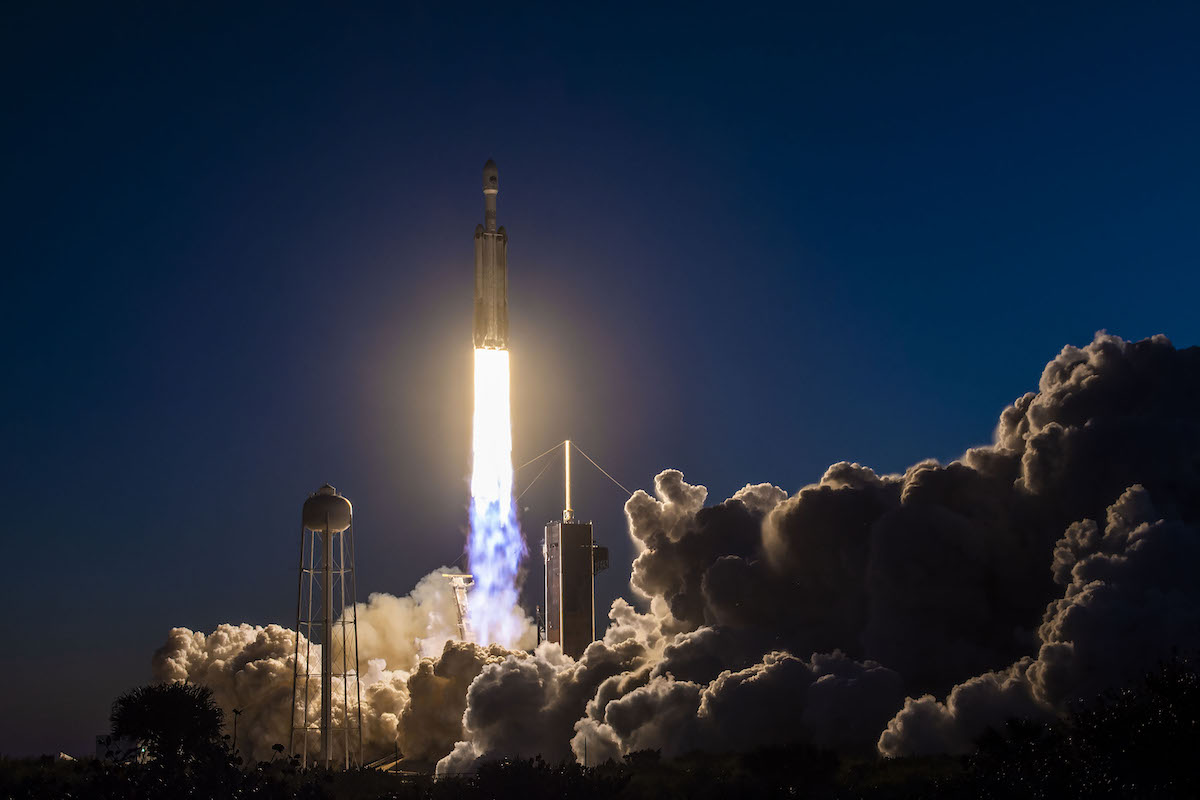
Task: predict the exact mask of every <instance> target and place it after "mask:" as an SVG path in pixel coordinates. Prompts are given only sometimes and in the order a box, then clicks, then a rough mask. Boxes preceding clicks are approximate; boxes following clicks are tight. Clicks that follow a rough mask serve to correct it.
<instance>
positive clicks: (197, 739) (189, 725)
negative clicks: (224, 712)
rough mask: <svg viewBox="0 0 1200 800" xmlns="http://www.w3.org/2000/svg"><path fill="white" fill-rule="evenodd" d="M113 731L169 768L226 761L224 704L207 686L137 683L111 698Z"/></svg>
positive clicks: (116, 735)
mask: <svg viewBox="0 0 1200 800" xmlns="http://www.w3.org/2000/svg"><path fill="white" fill-rule="evenodd" d="M109 719H110V721H111V722H112V735H113V736H114V737H125V738H128V739H131V740H134V741H137V742H140V743H141V744H142V745H143V746H144V747H145V748H146V753H147V755H148V756H149V757H150V759H151V760H153V761H155V762H157V763H159V764H160V765H163V766H164V767H167V768H169V769H176V768H179V767H185V766H191V765H200V764H212V763H222V764H224V763H226V762H227V761H228V760H229V752H228V747H227V746H226V742H225V739H224V738H223V736H222V732H221V729H222V727H223V724H224V723H223V720H222V716H221V709H220V707H219V706H218V705H217V704H216V701H214V700H213V695H212V690H211V689H209V688H208V687H207V686H197V685H196V684H191V683H156V684H151V685H149V686H139V687H137V688H136V689H132V690H130V691H128V692H126V693H125V694H123V695H121V696H120V697H118V698H117V700H116V702H114V703H113V707H112V716H111V717H110V718H109Z"/></svg>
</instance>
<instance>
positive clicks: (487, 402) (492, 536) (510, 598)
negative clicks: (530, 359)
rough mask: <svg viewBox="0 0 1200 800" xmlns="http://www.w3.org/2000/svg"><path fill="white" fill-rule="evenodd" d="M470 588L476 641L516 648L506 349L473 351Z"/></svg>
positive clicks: (516, 563)
mask: <svg viewBox="0 0 1200 800" xmlns="http://www.w3.org/2000/svg"><path fill="white" fill-rule="evenodd" d="M467 552H468V556H469V558H470V561H471V573H472V574H473V575H474V576H475V588H474V590H473V591H472V592H471V602H470V604H469V605H468V607H467V616H468V619H469V621H470V623H471V631H472V634H473V638H474V639H475V641H476V642H480V643H482V644H490V643H493V642H494V643H497V644H501V645H504V646H505V647H512V646H513V645H515V644H516V642H517V639H518V637H519V636H520V633H521V622H520V620H521V615H520V614H519V613H514V612H515V611H516V610H517V569H518V568H519V567H520V564H521V558H522V557H523V556H524V555H525V552H526V550H525V540H524V539H523V538H522V537H521V529H520V527H519V526H518V525H517V507H516V502H515V501H514V500H513V466H512V421H511V420H510V418H509V400H508V351H507V350H484V349H477V350H476V351H475V420H474V431H473V440H472V464H471V536H470V539H469V540H468V542H467Z"/></svg>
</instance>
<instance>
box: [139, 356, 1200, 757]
mask: <svg viewBox="0 0 1200 800" xmlns="http://www.w3.org/2000/svg"><path fill="white" fill-rule="evenodd" d="M1197 397H1200V349H1197V348H1191V349H1187V350H1177V349H1176V348H1174V347H1173V346H1172V345H1171V343H1170V342H1169V341H1167V339H1166V338H1165V337H1161V336H1157V337H1154V338H1151V339H1147V340H1145V341H1141V342H1125V341H1122V340H1121V339H1119V338H1117V337H1114V336H1109V335H1106V334H1098V335H1097V336H1096V338H1095V340H1094V341H1093V342H1092V343H1091V344H1089V345H1088V346H1086V347H1084V348H1075V347H1067V348H1064V349H1063V351H1062V352H1061V353H1060V354H1059V355H1058V356H1057V357H1056V358H1055V359H1054V360H1053V361H1051V362H1050V363H1049V364H1048V365H1047V367H1046V369H1045V371H1044V372H1043V374H1042V377H1041V380H1040V382H1039V385H1038V391H1037V392H1033V393H1029V394H1026V395H1024V396H1023V397H1021V398H1019V399H1018V400H1016V401H1015V402H1014V403H1013V405H1012V406H1010V407H1009V408H1007V409H1005V410H1004V412H1003V413H1002V414H1001V417H1000V421H999V424H998V426H997V428H996V431H995V436H994V443H993V444H992V445H990V446H987V447H980V448H975V449H972V450H969V451H967V452H966V453H965V454H964V455H963V456H962V457H961V458H960V459H958V460H956V461H954V462H952V463H950V464H945V465H943V464H939V463H937V462H934V461H923V462H920V463H917V464H915V465H913V466H912V467H909V468H908V469H907V470H905V471H904V473H903V474H896V475H881V474H877V473H876V472H874V471H873V470H871V469H870V468H868V467H865V466H861V465H858V464H849V463H840V464H835V465H833V466H832V467H830V468H829V469H828V470H827V471H826V472H825V474H824V475H823V476H822V477H821V478H820V480H819V481H818V482H816V483H814V484H812V485H809V486H805V487H803V488H801V489H800V490H799V491H797V492H795V493H790V494H789V493H788V492H787V491H785V490H783V489H780V488H777V487H775V486H772V485H770V484H756V485H748V486H746V487H745V488H744V489H742V490H740V491H738V492H737V493H735V494H734V496H733V497H731V498H729V499H727V500H725V501H724V502H721V503H718V504H716V505H710V506H706V505H705V503H706V501H707V499H708V496H707V495H708V493H707V490H706V489H705V488H704V487H703V486H699V485H693V484H689V483H688V482H686V481H685V479H684V476H683V475H682V474H681V473H679V472H678V471H675V470H667V471H665V472H662V473H661V474H659V475H658V476H657V478H656V479H655V482H654V491H653V494H650V493H646V492H641V491H639V492H636V493H635V494H634V495H633V496H632V497H631V498H630V499H629V501H628V503H627V504H626V514H627V517H628V522H629V530H630V534H631V535H632V537H633V539H634V541H635V544H636V545H637V547H638V549H639V553H638V556H637V558H636V560H635V561H634V564H633V570H632V574H631V576H630V585H631V589H632V591H633V594H634V596H635V599H636V600H637V601H638V602H639V603H640V604H641V610H638V609H637V608H635V607H634V606H632V605H630V604H629V603H628V602H626V601H624V600H618V601H616V603H614V605H613V607H612V609H611V611H610V613H609V616H610V620H611V622H610V625H609V627H608V629H607V631H606V632H605V633H604V636H603V638H602V640H601V641H599V642H597V643H595V644H593V645H591V647H589V648H588V650H587V651H586V652H585V653H584V654H583V656H582V657H581V658H580V659H579V660H578V661H575V660H573V659H571V658H569V657H566V656H564V655H563V654H562V653H561V651H560V650H559V649H558V647H557V646H555V645H543V646H541V647H540V648H538V649H537V651H536V652H534V653H532V654H530V653H526V652H518V651H507V650H504V649H503V648H499V647H494V648H491V649H489V650H487V651H484V650H483V649H482V648H478V647H475V646H469V645H452V646H450V647H447V648H445V650H444V652H442V642H439V643H438V644H437V645H427V644H422V642H429V641H431V637H429V636H424V637H422V636H421V635H420V634H411V635H412V636H413V637H414V638H413V641H414V642H416V644H411V645H403V646H401V645H399V644H396V645H393V646H394V647H396V648H398V649H396V650H395V651H389V652H394V654H393V655H391V657H390V658H385V659H384V661H383V663H382V664H381V665H380V667H379V671H378V673H373V674H374V675H377V679H376V680H375V682H374V683H373V684H372V685H373V686H378V687H380V688H379V690H378V691H377V693H376V695H374V696H373V699H372V701H371V702H372V703H373V704H374V707H375V708H377V711H374V712H373V714H374V716H373V717H372V719H373V724H374V725H376V726H377V728H378V730H377V731H376V732H375V733H373V734H372V736H373V737H375V738H376V739H379V740H383V739H389V737H390V741H393V742H402V743H403V747H404V751H405V752H406V753H407V752H412V753H413V754H414V755H416V754H419V757H420V758H424V759H430V760H432V759H434V758H439V757H440V758H441V761H440V762H439V764H438V769H439V771H441V772H457V771H461V770H466V769H470V768H472V766H473V765H474V763H475V762H476V760H477V759H479V758H491V757H501V756H529V755H533V754H535V753H540V754H542V755H543V756H544V757H545V758H547V759H549V760H558V759H563V758H575V759H576V760H579V761H585V760H586V761H588V762H590V763H597V762H599V761H602V760H604V759H607V758H616V757H619V756H621V755H624V754H627V753H630V752H634V751H637V750H643V749H647V748H650V749H658V750H661V751H663V752H664V753H665V754H678V753H683V752H687V751H689V750H694V749H701V750H736V749H749V748H756V747H760V746H763V745H781V744H788V743H800V742H805V743H810V744H812V745H815V746H818V747H823V748H829V749H833V750H837V751H841V752H849V753H869V752H880V753H883V754H885V755H903V754H911V753H931V752H962V751H964V750H966V749H969V748H970V747H971V745H972V743H973V741H974V740H975V739H977V737H978V736H980V735H981V734H982V733H983V732H985V731H986V730H987V729H988V728H989V727H997V726H999V725H1001V724H1002V723H1003V722H1004V720H1006V719H1007V718H1009V717H1013V716H1025V717H1030V716H1032V717H1049V716H1052V715H1054V714H1057V713H1060V712H1061V711H1063V710H1064V709H1065V708H1066V707H1067V705H1068V704H1069V703H1070V702H1071V701H1072V700H1074V699H1076V698H1080V697H1085V696H1088V695H1090V694H1094V693H1095V692H1097V691H1099V690H1102V689H1104V688H1106V687H1110V686H1114V685H1119V684H1121V683H1123V682H1124V681H1126V680H1130V679H1134V678H1136V677H1138V675H1139V673H1140V671H1142V670H1145V669H1148V668H1151V667H1153V666H1154V665H1155V663H1156V661H1157V660H1158V659H1160V658H1162V657H1163V656H1165V655H1168V654H1169V653H1170V652H1171V650H1172V649H1173V648H1179V649H1181V650H1188V649H1194V648H1197V647H1200V589H1198V588H1196V586H1197V584H1196V582H1195V581H1194V580H1193V579H1192V576H1191V572H1192V569H1191V567H1192V565H1194V564H1195V563H1197V556H1200V528H1198V526H1200V404H1197V403H1196V398H1197ZM447 599H448V598H447ZM372 602H373V603H376V605H377V606H378V605H379V604H378V601H376V600H374V599H373V600H372ZM369 605H370V604H368V606H369ZM418 605H419V604H418ZM380 607H381V606H380ZM436 607H437V604H430V605H428V608H429V610H430V613H432V611H433V610H434V609H435V608H436ZM363 615H364V612H363V611H360V620H361V619H362V618H363ZM405 625H406V626H407V627H406V628H405V629H406V630H409V629H411V630H421V625H422V623H421V622H420V621H419V620H417V621H413V622H412V623H411V624H408V623H406V624H405ZM385 627H386V626H385ZM409 635H410V634H405V636H409ZM433 638H437V637H433ZM290 641H291V640H290V632H288V631H285V630H283V629H279V628H273V627H272V628H266V629H250V628H247V627H245V626H243V627H242V628H222V629H221V630H219V631H218V632H217V633H214V634H212V635H211V636H210V637H208V638H207V639H206V638H205V637H201V636H199V635H197V634H191V633H190V632H188V631H175V632H173V633H172V639H171V642H172V643H176V644H174V645H169V649H170V650H172V651H182V652H185V653H186V652H190V651H189V649H188V648H189V644H188V643H189V642H191V643H193V644H191V645H190V646H191V647H192V648H194V649H195V651H196V655H195V656H194V657H191V659H190V660H188V659H184V658H182V657H180V660H182V661H184V662H185V663H188V664H195V666H194V667H189V668H188V669H184V670H181V669H176V670H175V671H174V672H171V673H170V674H169V675H168V676H170V677H181V676H182V675H183V674H184V673H186V674H188V675H189V676H190V677H192V679H193V680H204V679H205V676H206V675H215V676H217V677H220V678H221V679H222V680H224V681H225V682H226V683H228V684H231V686H232V687H233V689H229V690H223V691H225V692H226V693H225V694H222V692H221V691H218V699H219V700H221V702H222V703H223V704H226V703H233V704H235V705H237V704H240V703H242V702H245V703H246V704H247V705H248V704H249V703H250V702H251V699H250V698H254V700H255V701H257V702H260V703H261V704H262V708H263V710H262V711H261V712H260V718H259V721H258V722H257V724H259V725H260V726H261V727H263V728H266V727H269V726H270V725H271V724H274V723H272V722H271V720H272V719H278V718H283V719H286V707H287V700H288V697H289V695H288V694H287V693H285V692H280V691H279V689H278V687H277V685H276V678H277V677H278V676H279V675H283V676H286V678H287V681H288V682H289V690H290V676H291V672H290V662H289V661H288V658H290V654H291V646H290V644H289V642H290ZM443 641H444V640H443ZM374 647H375V651H376V652H379V651H381V650H382V649H385V648H384V647H383V645H377V646H374ZM405 648H407V649H405ZM423 650H424V652H423ZM279 652H282V653H284V654H285V655H284V656H283V657H281V658H282V660H281V661H280V662H279V663H276V661H275V657H274V656H272V655H271V654H272V653H279ZM434 652H442V654H441V655H440V656H439V657H438V658H436V659H433V658H430V659H428V660H426V661H420V656H421V655H426V656H428V655H431V654H433V653H434ZM405 653H410V654H411V655H410V656H407V657H408V659H409V660H408V661H407V662H406V663H402V662H403V659H404V658H405V657H406V656H405V655H404V654H405ZM246 654H248V655H246ZM366 655H367V652H366V648H365V647H364V656H366ZM161 660H163V659H161V658H160V661H161ZM170 663H174V662H170ZM205 665H208V666H205ZM163 674H164V675H165V674H166V673H163ZM234 689H236V690H237V691H240V692H241V694H237V693H235V692H234ZM272 697H273V698H275V699H271V698H272ZM268 706H269V707H270V709H268ZM227 707H228V705H227ZM385 707H386V709H385ZM279 709H282V711H280V710H279ZM410 709H411V711H410ZM272 715H274V716H272ZM245 720H246V717H245V716H243V724H244V723H245ZM407 720H411V725H409V724H407V723H406V721H407ZM418 720H420V723H419V724H418Z"/></svg>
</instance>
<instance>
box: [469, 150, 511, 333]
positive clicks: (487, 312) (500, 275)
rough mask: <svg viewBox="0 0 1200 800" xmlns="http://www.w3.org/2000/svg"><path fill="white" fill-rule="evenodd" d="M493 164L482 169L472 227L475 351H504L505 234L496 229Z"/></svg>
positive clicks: (496, 187) (496, 179)
mask: <svg viewBox="0 0 1200 800" xmlns="http://www.w3.org/2000/svg"><path fill="white" fill-rule="evenodd" d="M499 191H500V178H499V173H498V172H497V171H496V163H495V162H494V161H492V160H491V159H488V162H487V164H485V165H484V167H483V224H482V225H476V226H475V335H474V339H475V348H476V349H480V348H483V349H487V350H507V349H508V234H507V233H505V232H504V228H503V226H502V227H500V228H497V227H496V195H497V194H498V193H499Z"/></svg>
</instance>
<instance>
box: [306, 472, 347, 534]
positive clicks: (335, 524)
mask: <svg viewBox="0 0 1200 800" xmlns="http://www.w3.org/2000/svg"><path fill="white" fill-rule="evenodd" d="M303 517H304V527H305V528H308V529H309V530H310V531H326V532H328V533H341V532H342V531H344V530H346V529H347V528H349V527H350V519H351V507H350V501H349V500H347V499H346V498H344V497H342V496H341V495H340V494H338V493H337V489H335V488H333V487H332V486H330V485H329V484H328V483H327V484H325V485H324V486H322V487H321V488H320V489H317V490H316V491H315V492H313V493H312V494H310V495H309V496H308V499H307V500H305V501H304V513H303Z"/></svg>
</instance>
